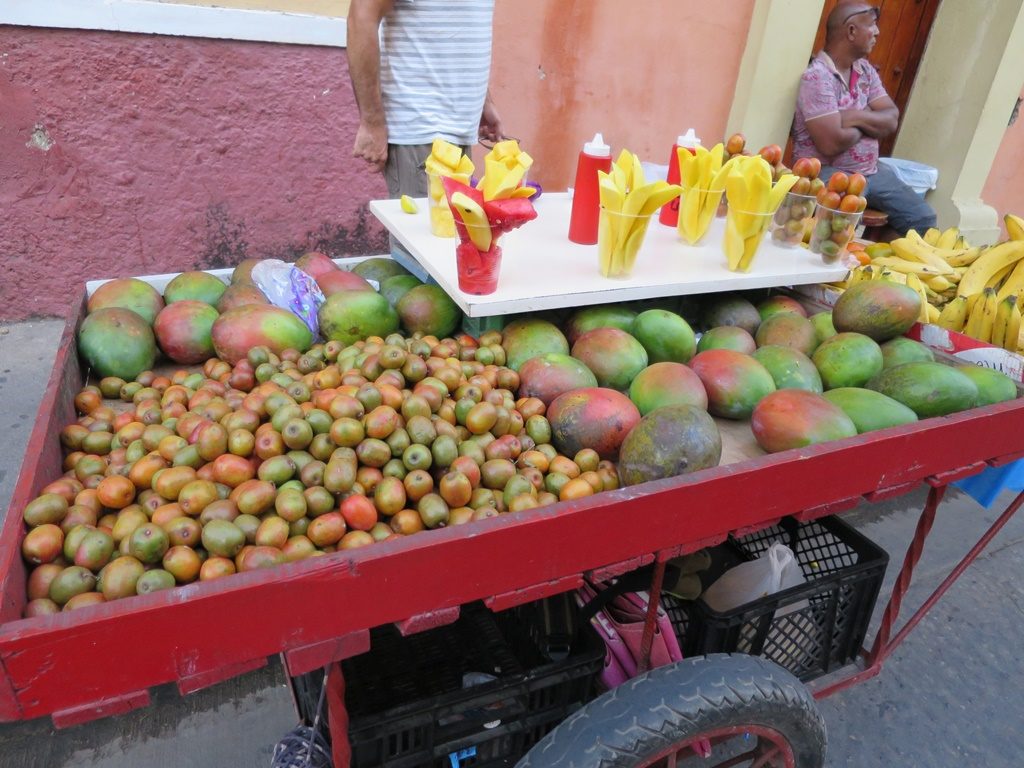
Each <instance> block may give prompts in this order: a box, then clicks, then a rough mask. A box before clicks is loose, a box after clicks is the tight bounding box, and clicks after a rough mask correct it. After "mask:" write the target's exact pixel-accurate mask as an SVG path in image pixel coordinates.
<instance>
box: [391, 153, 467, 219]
mask: <svg viewBox="0 0 1024 768" xmlns="http://www.w3.org/2000/svg"><path fill="white" fill-rule="evenodd" d="M423 168H424V170H426V172H427V195H428V196H429V198H430V201H431V204H430V206H429V207H430V231H431V232H433V233H434V234H435V235H437V236H438V237H455V221H454V219H452V212H451V209H450V208H449V207H448V203H447V201H446V200H445V194H444V184H443V183H442V182H441V179H442V178H443V177H446V176H448V177H451V178H453V179H455V180H456V181H460V182H462V183H463V184H469V177H470V176H471V175H472V173H473V171H474V170H475V166H474V165H473V161H472V160H471V159H470V158H469V156H468V155H464V154H463V153H462V149H461V148H460V147H458V146H456V145H455V144H452V143H450V142H447V141H445V140H444V139H434V143H433V145H431V147H430V155H428V156H427V159H426V162H424V163H423ZM403 210H406V209H405V208H403Z"/></svg>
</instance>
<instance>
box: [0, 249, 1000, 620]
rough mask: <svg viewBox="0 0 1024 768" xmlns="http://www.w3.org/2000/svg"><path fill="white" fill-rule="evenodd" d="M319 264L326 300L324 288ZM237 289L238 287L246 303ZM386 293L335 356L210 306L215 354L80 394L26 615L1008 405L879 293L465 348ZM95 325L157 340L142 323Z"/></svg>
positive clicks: (324, 318)
mask: <svg viewBox="0 0 1024 768" xmlns="http://www.w3.org/2000/svg"><path fill="white" fill-rule="evenodd" d="M317 261H318V260H317V259H312V258H310V259H306V260H305V263H304V266H305V267H306V268H307V269H311V268H313V267H311V263H313V264H315V263H316V262H317ZM372 261H373V260H371V262H372ZM321 266H323V267H324V269H325V270H326V271H325V272H324V274H323V275H321V276H320V277H319V278H318V281H319V282H323V283H324V284H327V281H326V280H324V275H329V274H333V272H331V270H332V269H333V266H332V267H331V268H327V267H326V265H321ZM250 267H251V264H243V265H240V267H239V268H238V269H237V270H236V273H235V275H234V276H233V284H235V285H245V282H244V281H245V275H246V270H248V269H249V268H250ZM389 270H390V267H386V266H385V265H383V264H374V263H370V264H369V265H368V266H367V267H365V268H364V274H367V275H371V277H367V278H366V280H367V281H368V280H370V279H372V280H374V282H376V283H378V284H379V285H380V290H379V291H377V290H374V289H373V288H372V286H370V287H369V289H368V290H367V289H361V288H355V289H353V288H348V289H341V290H339V291H337V292H336V293H333V294H332V295H331V296H330V297H328V299H327V302H326V303H325V304H324V307H329V310H330V311H329V312H328V313H324V312H323V308H322V309H321V313H320V325H321V328H322V329H324V330H325V334H326V335H327V336H328V338H329V339H330V340H329V341H326V342H319V343H315V344H314V343H312V342H311V340H310V337H311V334H309V333H308V331H307V332H306V334H304V335H299V334H289V333H282V332H281V328H282V326H281V325H279V324H276V323H274V322H267V323H263V324H260V323H256V324H248V325H247V324H245V323H241V322H239V323H238V324H237V325H234V326H233V327H229V330H231V333H221V332H218V330H217V328H218V325H217V324H218V323H222V324H223V319H224V318H225V317H230V316H231V313H232V312H237V311H238V310H239V309H241V310H247V311H251V310H253V309H256V310H263V309H266V308H269V305H265V304H255V305H250V304H243V305H241V306H240V307H239V308H236V309H228V310H226V311H225V312H224V313H223V314H221V313H218V312H217V310H216V309H215V308H214V313H215V314H218V318H217V319H215V320H214V322H213V323H212V326H211V329H210V334H211V341H210V343H211V344H212V347H213V349H214V351H215V352H217V353H218V356H210V357H207V358H206V359H205V361H204V362H202V364H201V365H196V366H191V367H182V368H178V369H174V368H173V367H157V368H156V369H155V370H153V369H146V370H141V371H138V372H137V373H135V374H134V375H131V376H121V375H117V374H113V373H110V372H101V373H100V374H99V375H97V374H96V373H92V374H90V378H91V380H92V381H93V382H95V383H90V384H88V385H87V386H86V387H85V388H84V389H83V390H82V391H81V392H79V393H78V395H77V396H76V397H75V407H76V409H77V411H78V414H79V415H78V418H77V419H76V421H75V422H74V423H73V424H69V425H67V426H66V427H65V428H64V429H63V430H62V432H61V435H60V439H61V442H62V445H63V447H64V474H63V475H62V476H60V477H57V478H53V479H52V482H50V483H49V484H47V485H46V486H45V487H44V488H43V489H42V492H41V493H40V495H39V496H38V497H37V498H35V499H33V500H32V501H31V502H30V503H29V504H28V505H27V506H26V507H25V508H24V509H23V510H19V511H20V512H21V513H22V515H23V519H24V521H25V524H26V534H25V537H24V539H23V542H22V555H23V557H24V559H25V561H26V562H27V563H28V564H30V566H31V567H32V570H31V572H30V574H29V577H28V585H27V597H28V601H27V604H26V607H25V611H24V612H25V615H26V616H27V617H32V616H39V615H46V614H52V613H55V612H57V611H61V610H75V609H79V608H84V607H87V606H91V605H95V604H97V603H102V602H105V601H109V600H116V599H122V598H128V597H131V596H134V595H143V594H147V593H150V592H154V591H158V590H163V589H169V588H172V587H174V586H176V585H180V584H188V583H191V582H195V581H207V580H211V579H218V578H222V577H225V576H228V575H231V574H234V573H238V572H245V571H249V570H253V569H257V568H264V567H272V566H277V565H280V564H285V563H291V562H296V561H299V560H303V559H306V558H309V557H319V556H325V555H329V554H331V553H334V552H338V551H344V550H350V549H357V548H360V547H366V546H374V545H376V544H377V543H378V542H382V541H393V540H395V539H400V538H402V537H404V536H409V535H417V534H419V533H421V532H423V531H428V530H432V529H438V528H443V527H446V526H450V525H463V524H468V523H474V522H476V521H481V520H484V519H487V518H491V517H495V516H498V515H503V514H516V513H521V512H525V511H527V510H530V509H533V508H537V507H544V506H548V505H553V504H557V503H561V502H573V501H576V500H580V499H585V498H587V497H589V496H591V495H593V494H596V493H600V492H607V491H614V490H616V489H618V488H619V487H620V486H621V485H636V484H640V483H644V482H648V481H651V480H656V479H661V478H666V477H672V476H676V475H679V474H683V473H688V472H695V471H699V470H701V469H705V468H709V467H714V466H717V465H718V463H719V462H720V460H721V456H722V437H721V433H720V431H719V428H718V422H716V419H732V420H740V421H746V422H749V424H750V429H751V431H752V433H753V436H754V437H755V439H756V440H757V443H758V444H759V445H760V446H761V447H762V448H763V449H764V450H765V451H768V452H774V451H781V450H788V449H791V448H797V447H803V446H807V445H813V444H816V443H821V442H825V441H829V440H835V439H840V438H843V437H849V436H852V435H855V434H859V433H863V432H867V431H871V430H875V429H882V428H885V427H892V426H896V425H900V424H908V423H911V422H914V421H916V420H917V419H919V418H927V417H930V416H937V415H943V414H946V413H952V412H955V411H959V410H963V409H966V408H971V407H974V406H977V405H985V404H989V403H995V402H1000V401H1002V400H1006V399H1010V398H1013V397H1015V396H1016V394H1017V389H1016V386H1015V385H1014V383H1013V382H1012V381H1010V379H1008V378H1007V377H1005V376H1003V375H1002V374H1000V373H997V372H994V371H990V370H987V369H983V368H979V367H975V366H969V365H966V366H950V365H945V364H942V363H940V362H937V361H935V360H934V359H933V356H932V353H931V351H930V350H928V349H927V348H926V347H924V346H923V345H921V344H919V343H917V342H915V341H911V340H910V339H907V338H905V337H903V336H902V335H901V334H903V333H904V332H905V331H906V330H907V329H908V328H909V327H910V326H911V325H912V324H913V323H914V322H915V320H916V319H917V317H918V313H919V309H920V307H919V300H920V297H919V294H918V293H917V292H916V291H914V290H912V289H910V288H908V287H907V286H905V285H901V284H899V283H897V282H893V281H890V280H878V281H863V282H860V283H858V284H857V285H854V286H853V287H851V288H849V289H848V290H847V291H845V292H844V294H843V296H842V298H841V299H840V300H839V301H838V302H837V304H836V306H835V308H834V310H833V311H832V312H820V313H818V314H816V315H814V316H812V317H808V316H807V312H806V310H805V309H804V307H803V306H802V305H801V304H800V303H798V302H797V301H795V300H794V299H792V298H789V297H786V296H771V297H769V298H766V299H764V298H763V297H756V298H755V300H756V301H758V302H759V303H758V304H757V305H756V306H755V304H754V303H752V302H751V301H750V300H748V299H747V298H744V297H742V296H732V295H727V296H709V297H706V298H705V299H704V300H703V301H702V302H700V304H699V305H694V304H693V303H692V302H691V301H688V300H685V299H679V300H677V299H667V300H664V301H654V302H639V303H636V304H633V305H612V306H597V307H588V308H583V309H578V310H568V311H565V312H557V313H552V314H550V315H548V316H545V317H534V316H531V317H523V318H519V319H516V320H514V321H512V322H511V323H509V324H508V325H507V326H506V327H505V328H504V329H503V330H502V331H501V332H498V331H488V332H487V333H484V334H482V335H481V336H480V337H479V338H474V337H472V336H469V335H467V334H459V333H457V331H456V330H455V326H456V325H457V323H458V319H459V316H458V315H457V313H456V314H453V313H451V312H449V311H448V307H447V305H446V304H444V303H443V302H441V301H434V300H431V297H432V294H431V293H430V292H429V291H427V292H424V291H423V290H422V289H429V288H431V287H430V286H421V285H419V284H418V281H415V278H412V281H411V282H413V283H415V285H407V284H405V283H408V282H409V281H408V280H407V279H406V278H408V277H409V276H407V275H392V276H390V277H389V276H388V272H389ZM355 277H359V276H358V275H356V276H355ZM345 279H346V280H350V279H351V278H345ZM359 279H363V278H362V277H359ZM393 281H404V282H403V283H402V284H398V283H394V282H393ZM197 282H198V281H197ZM206 282H207V283H208V281H206ZM208 284H209V285H211V286H212V283H208ZM133 287H134V284H131V283H129V284H127V286H126V288H133ZM170 287H171V286H168V288H169V289H170ZM212 287H214V288H216V286H212ZM227 290H230V289H227V288H225V290H224V293H226V292H227ZM417 292H420V293H421V294H422V296H420V297H417ZM146 295H147V296H149V294H146ZM132 296H134V294H133V293H132V292H131V291H128V290H122V291H121V292H120V293H115V294H111V295H108V296H106V297H103V298H105V301H108V302H115V301H116V300H117V299H122V300H125V301H126V302H127V299H130V298H131V297H132ZM174 297H175V292H174V291H173V290H168V291H166V292H165V295H164V297H162V298H161V300H162V301H169V303H167V304H166V306H165V308H164V309H162V310H158V311H157V312H156V314H155V320H156V321H157V323H158V322H159V317H160V315H161V314H162V313H163V312H166V311H167V309H168V308H173V307H175V306H176V304H179V303H183V302H184V301H199V300H198V299H187V300H186V299H183V300H181V301H177V300H170V299H173V298H174ZM410 297H412V298H413V299H416V301H414V302H410ZM94 298H95V296H94ZM151 298H152V297H151V296H150V299H151ZM762 299H763V300H762ZM207 306H212V305H209V304H207ZM396 306H397V309H396ZM108 307H109V308H111V309H118V310H121V311H124V312H126V313H128V314H133V315H134V316H135V317H138V318H139V320H140V322H141V323H143V325H144V327H146V328H149V327H150V326H149V320H148V317H143V316H142V315H141V314H140V313H138V312H137V311H136V310H134V309H130V308H127V307H123V306H116V304H110V305H108ZM92 309H93V313H92V314H90V317H93V316H94V314H95V313H99V312H102V311H103V309H101V308H99V307H93V308H92ZM676 310H678V311H676ZM281 311H282V312H286V311H285V310H281ZM286 314H288V313H287V312H286ZM684 314H685V315H687V316H688V317H690V318H691V320H687V319H686V318H685V317H684V316H683V315H684ZM292 317H293V318H294V316H292ZM698 320H699V324H698ZM691 321H692V322H693V325H691ZM289 322H290V321H289ZM295 322H297V323H299V325H302V327H303V328H305V324H304V323H303V322H302V321H301V320H298V319H297V318H295ZM694 326H696V327H701V328H703V329H704V332H703V333H702V334H700V336H699V339H698V334H696V333H695V332H694V330H693V328H694ZM284 327H285V328H286V330H287V328H290V327H293V326H284ZM399 327H402V328H404V329H405V332H404V333H400V332H398V331H399ZM430 328H444V329H448V330H447V331H446V332H445V333H444V334H435V333H431V332H428V330H427V329H430ZM83 331H84V329H83ZM296 338H298V342H296V341H295V340H296ZM136 340H137V339H136V337H135V336H134V335H132V334H126V335H125V336H124V337H123V339H122V342H123V345H125V346H128V347H131V346H132V345H133V344H134V343H135V341H136ZM254 340H258V341H259V343H255V342H254ZM293 343H298V346H292V344H293ZM162 345H163V349H164V352H165V353H166V352H168V350H169V349H174V348H173V347H170V346H169V345H167V344H166V342H162ZM111 346H113V345H111ZM204 348H205V347H204ZM83 351H89V348H88V347H86V349H85V350H83ZM87 359H89V358H87ZM104 359H105V360H112V361H113V363H112V364H116V365H128V364H129V363H131V364H132V365H135V364H137V361H133V360H131V359H129V360H128V361H127V362H126V361H125V360H120V361H118V360H117V359H115V358H104ZM147 359H148V358H147Z"/></svg>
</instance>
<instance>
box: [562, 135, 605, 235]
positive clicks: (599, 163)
mask: <svg viewBox="0 0 1024 768" xmlns="http://www.w3.org/2000/svg"><path fill="white" fill-rule="evenodd" d="M611 169H612V148H611V147H609V146H608V145H607V144H605V143H604V137H603V136H601V134H600V133H598V134H595V135H594V139H593V141H588V142H587V143H586V144H584V145H583V151H582V152H580V157H579V160H578V161H577V162H576V184H575V186H574V187H573V193H572V214H571V215H570V217H569V239H570V240H572V241H573V242H574V243H579V244H580V245H594V244H595V243H597V218H598V215H599V213H600V208H601V196H600V194H599V193H598V189H597V172H598V171H604V172H605V173H608V171H610V170H611Z"/></svg>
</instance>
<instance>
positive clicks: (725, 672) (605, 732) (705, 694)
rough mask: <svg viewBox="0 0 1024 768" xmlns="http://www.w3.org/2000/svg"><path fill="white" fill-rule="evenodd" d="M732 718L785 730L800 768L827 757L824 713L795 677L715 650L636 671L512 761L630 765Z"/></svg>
mask: <svg viewBox="0 0 1024 768" xmlns="http://www.w3.org/2000/svg"><path fill="white" fill-rule="evenodd" d="M730 725H763V726H767V727H770V728H773V729H775V730H776V731H778V732H779V733H780V734H782V736H783V737H785V738H786V739H787V740H788V741H789V744H790V746H791V747H792V749H793V754H794V756H795V758H796V765H797V768H821V767H822V766H823V765H824V764H825V745H826V737H825V721H824V719H823V718H822V716H821V713H820V712H819V711H818V708H817V706H816V705H815V703H814V698H813V697H812V696H811V694H810V692H809V691H808V690H807V688H806V687H805V686H804V684H803V683H801V682H800V681H799V680H798V679H797V678H796V677H794V676H793V675H792V674H790V673H789V672H787V671H786V670H784V669H783V668H782V667H780V666H778V665H777V664H774V663H772V662H770V661H767V660H766V659H762V658H758V657H756V656H749V655H746V654H712V655H709V656H699V657H694V658H692V659H684V660H683V661H680V662H677V663H675V664H670V665H667V666H664V667H659V668H658V669H655V670H652V671H651V672H648V673H646V674H644V675H641V676H639V677H636V678H634V679H632V680H630V681H628V682H626V683H624V684H623V685H620V686H619V687H618V688H615V689H614V690H611V691H608V692H607V693H605V694H604V695H602V696H600V697H598V698H597V699H594V701H592V702H590V703H589V704H587V705H586V706H585V707H583V708H582V709H580V710H578V711H577V712H576V713H575V714H573V715H571V716H570V717H568V718H566V719H565V720H564V721H563V722H562V723H561V724H560V725H559V726H558V727H557V728H555V730H553V731H552V732H551V733H549V734H548V735H547V736H545V737H544V738H543V739H542V740H541V741H540V742H538V743H537V744H536V745H535V746H534V747H533V749H531V750H530V752H529V754H527V755H526V756H525V757H524V758H523V759H522V760H520V761H519V763H518V764H517V768H635V766H639V765H642V764H643V762H644V761H645V760H646V759H650V758H651V757H653V756H654V755H657V754H658V753H660V752H662V751H663V750H665V749H667V748H668V747H670V746H671V745H672V744H679V745H682V744H684V743H686V742H688V741H691V740H693V739H694V738H695V737H697V736H700V735H701V734H705V733H708V732H710V731H712V730H717V729H719V728H723V727H726V726H730Z"/></svg>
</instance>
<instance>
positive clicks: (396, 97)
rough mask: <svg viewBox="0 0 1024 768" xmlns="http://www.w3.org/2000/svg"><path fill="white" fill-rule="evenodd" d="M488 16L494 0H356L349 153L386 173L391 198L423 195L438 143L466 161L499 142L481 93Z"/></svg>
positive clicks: (496, 122) (497, 125) (351, 21)
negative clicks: (458, 150)
mask: <svg viewBox="0 0 1024 768" xmlns="http://www.w3.org/2000/svg"><path fill="white" fill-rule="evenodd" d="M493 16H494V0H352V2H351V5H350V6H349V12H348V61H349V74H350V76H351V78H352V88H353V90H354V91H355V95H356V103H357V104H358V105H359V128H358V130H357V131H356V140H355V145H354V147H353V151H352V154H353V155H354V156H355V157H361V158H362V159H364V160H365V161H366V162H368V163H370V164H371V165H373V166H374V167H376V168H377V169H379V170H383V171H384V175H385V178H386V180H387V183H388V193H389V194H390V195H391V197H399V196H400V195H409V196H411V197H424V196H426V194H427V177H426V174H425V173H424V172H423V162H424V161H425V160H426V159H427V156H428V155H429V154H430V145H431V143H432V142H433V140H434V139H435V138H437V137H441V138H443V139H446V140H448V141H450V142H452V143H454V144H459V145H461V146H462V147H463V148H464V150H465V151H467V152H468V151H469V148H470V147H471V146H472V145H473V144H475V143H476V141H477V139H478V138H482V139H487V140H491V141H497V140H498V139H500V138H502V132H501V120H500V118H499V117H498V113H497V110H496V109H495V108H494V104H493V103H492V102H491V98H490V94H489V92H488V89H487V83H488V80H489V78H490V70H491V26H492V21H493Z"/></svg>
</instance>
